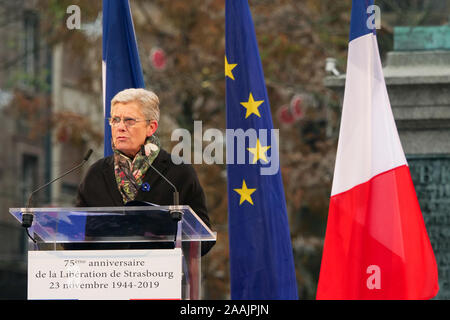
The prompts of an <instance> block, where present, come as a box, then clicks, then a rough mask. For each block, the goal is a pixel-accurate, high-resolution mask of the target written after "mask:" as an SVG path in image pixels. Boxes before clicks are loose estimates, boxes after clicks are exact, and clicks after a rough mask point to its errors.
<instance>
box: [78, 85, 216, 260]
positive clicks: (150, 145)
mask: <svg viewBox="0 0 450 320" xmlns="http://www.w3.org/2000/svg"><path fill="white" fill-rule="evenodd" d="M158 121H159V99H158V97H157V96H156V94H155V93H153V92H151V91H148V90H145V89H126V90H123V91H121V92H119V93H117V94H116V96H115V97H114V98H113V99H112V100H111V117H110V118H109V124H110V125H111V135H112V139H111V144H112V149H113V152H114V153H113V155H111V156H108V157H105V158H102V159H100V160H98V161H97V162H95V163H94V164H93V165H92V166H91V167H90V168H89V169H88V171H87V173H86V175H85V177H84V179H83V181H82V182H81V184H80V186H79V188H78V194H77V201H76V205H77V206H78V207H112V206H124V205H125V204H126V203H127V202H130V201H145V202H150V203H154V204H157V205H172V204H173V191H174V189H173V187H172V186H171V185H170V184H169V183H168V182H167V181H166V180H165V179H163V178H162V177H161V176H160V175H159V174H158V173H157V172H155V170H154V169H153V168H152V166H153V167H154V168H155V169H157V170H158V171H159V172H160V173H161V174H162V175H164V177H166V178H167V180H168V181H170V182H171V183H172V184H173V185H175V186H176V188H177V190H178V192H179V203H180V204H181V205H189V206H190V207H191V208H192V210H194V212H195V213H196V214H197V215H198V216H199V218H201V219H202V220H203V222H205V224H206V225H207V226H208V227H210V226H211V225H210V221H209V217H208V212H207V209H206V204H205V194H204V192H203V189H202V187H201V185H200V182H199V180H198V178H197V174H196V172H195V170H194V168H193V167H192V166H191V165H189V164H180V165H175V164H174V163H173V162H172V161H171V156H170V154H169V153H167V152H166V151H165V150H163V149H162V148H161V146H160V143H159V141H158V139H157V138H156V137H155V135H154V133H155V131H156V130H157V128H158ZM150 164H151V165H150ZM213 245H214V242H212V241H206V242H204V243H203V244H202V255H204V254H206V253H207V252H208V251H209V250H210V249H211V247H212V246H213Z"/></svg>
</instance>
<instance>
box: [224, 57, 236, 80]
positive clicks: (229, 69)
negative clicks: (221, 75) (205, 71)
mask: <svg viewBox="0 0 450 320" xmlns="http://www.w3.org/2000/svg"><path fill="white" fill-rule="evenodd" d="M236 66H237V63H232V64H228V60H227V56H225V77H230V78H231V79H233V80H234V75H233V72H232V71H233V69H234V68H236Z"/></svg>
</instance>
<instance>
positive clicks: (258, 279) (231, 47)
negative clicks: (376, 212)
mask: <svg viewBox="0 0 450 320" xmlns="http://www.w3.org/2000/svg"><path fill="white" fill-rule="evenodd" d="M225 15H226V17H225V19H226V25H225V28H226V40H225V41H226V43H225V45H226V52H225V78H226V108H227V111H226V112H227V175H228V210H229V212H228V213H229V216H228V222H229V245H230V277H231V298H232V299H250V300H253V299H261V300H262V299H298V293H297V282H296V276H295V268H294V259H293V252H292V245H291V239H290V231H289V224H288V219H287V211H286V200H285V196H284V189H283V183H282V180H281V174H280V170H279V159H278V147H277V144H278V141H277V137H278V131H277V130H273V123H272V116H271V113H270V105H269V99H268V96H267V90H266V86H265V82H264V74H263V70H262V66H261V59H260V56H259V51H258V45H257V41H256V37H255V31H254V27H253V21H252V17H251V13H250V9H249V6H248V2H247V0H227V1H226V12H225ZM244 141H245V143H243V142H244ZM244 160H245V161H244Z"/></svg>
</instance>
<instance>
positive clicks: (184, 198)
mask: <svg viewBox="0 0 450 320" xmlns="http://www.w3.org/2000/svg"><path fill="white" fill-rule="evenodd" d="M152 165H153V166H154V167H155V168H156V169H157V170H158V171H159V172H160V173H162V174H163V175H164V176H165V177H166V178H167V179H168V180H169V181H170V182H172V183H173V184H174V185H175V186H176V188H177V189H178V192H179V199H180V202H179V203H180V205H188V206H190V207H191V208H192V210H194V212H195V213H196V214H197V215H198V216H199V218H200V219H202V220H203V222H205V224H206V225H207V226H208V227H211V224H210V221H209V217H208V211H207V209H206V203H205V194H204V192H203V189H202V187H201V185H200V182H199V180H198V178H197V174H196V172H195V170H194V168H193V167H192V166H191V165H188V164H180V165H175V164H174V163H173V162H172V160H171V157H170V154H168V153H167V152H166V151H164V150H163V149H161V150H160V152H159V154H158V156H157V157H156V158H155V160H154V161H153V163H152ZM143 181H144V183H145V182H147V183H148V184H149V185H150V190H149V191H148V192H145V191H143V190H141V189H139V191H138V194H137V196H136V199H135V200H136V201H145V202H151V203H154V204H158V205H161V206H167V205H173V188H172V187H171V186H170V185H169V184H168V183H167V182H166V181H165V180H164V179H163V178H162V177H160V176H159V175H158V174H157V173H156V172H155V171H154V170H153V169H152V168H149V169H148V171H147V173H146V174H145V176H144V179H143ZM76 205H77V206H78V207H112V206H124V203H123V200H122V195H121V194H120V191H119V189H118V187H117V182H116V178H115V174H114V157H113V156H109V157H105V158H102V159H100V160H98V161H97V162H95V163H94V164H93V165H92V166H91V167H90V168H89V170H88V171H87V173H86V175H85V177H84V178H83V181H82V182H81V184H80V186H79V188H78V194H77V201H76ZM213 245H214V242H212V241H205V242H203V244H202V255H204V254H206V253H207V252H208V251H209V250H210V249H211V247H212V246H213Z"/></svg>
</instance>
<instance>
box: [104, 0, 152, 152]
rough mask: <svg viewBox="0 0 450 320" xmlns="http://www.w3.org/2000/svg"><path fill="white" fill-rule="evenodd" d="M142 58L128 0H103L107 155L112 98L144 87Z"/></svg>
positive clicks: (105, 140) (109, 146)
mask: <svg viewBox="0 0 450 320" xmlns="http://www.w3.org/2000/svg"><path fill="white" fill-rule="evenodd" d="M144 86H145V85H144V77H143V75H142V67H141V62H140V60H139V53H138V49H137V44H136V37H135V34H134V26H133V20H132V18H131V11H130V4H129V2H128V0H103V95H104V96H103V99H104V101H103V108H104V118H105V137H104V155H105V156H109V155H111V154H112V153H113V152H112V148H111V128H110V126H109V123H108V118H109V116H110V112H111V100H112V98H113V97H114V96H115V95H116V94H117V93H118V92H120V91H122V90H124V89H128V88H144Z"/></svg>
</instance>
